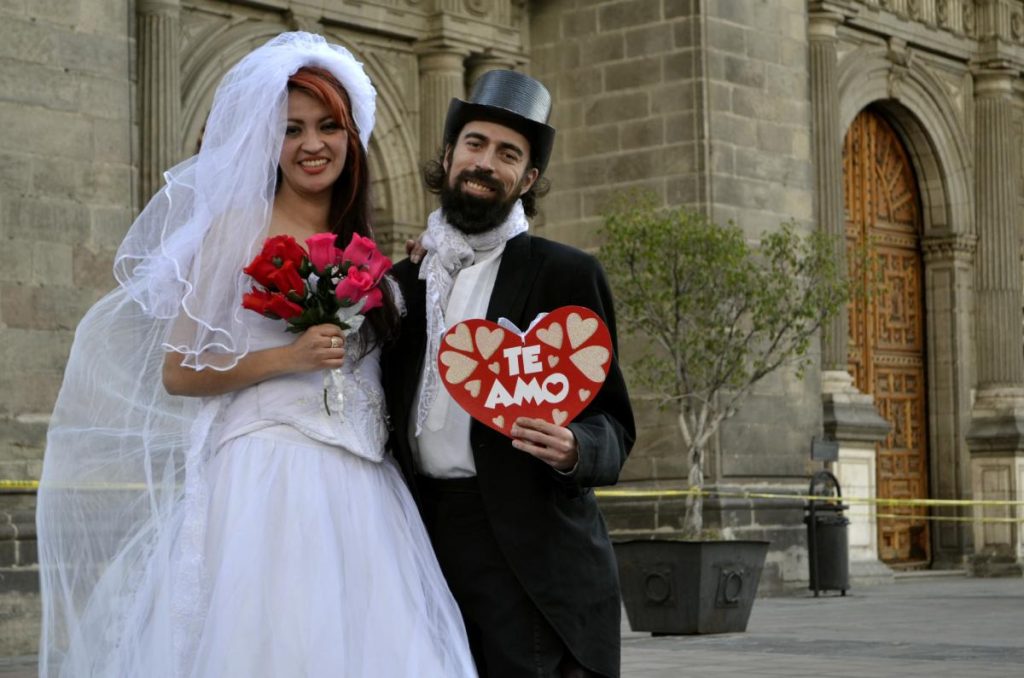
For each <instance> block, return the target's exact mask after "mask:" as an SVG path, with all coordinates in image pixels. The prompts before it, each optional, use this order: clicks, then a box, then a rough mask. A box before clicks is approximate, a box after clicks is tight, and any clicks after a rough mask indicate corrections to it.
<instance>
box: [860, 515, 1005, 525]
mask: <svg viewBox="0 0 1024 678" xmlns="http://www.w3.org/2000/svg"><path fill="white" fill-rule="evenodd" d="M874 517H875V518H883V519H895V520H903V521H909V519H913V520H934V521H937V522H947V523H1009V524H1014V523H1024V517H1021V518H984V517H980V516H979V517H977V518H972V517H970V516H920V515H918V516H915V515H910V514H906V513H902V514H901V513H876V514H875V515H874Z"/></svg>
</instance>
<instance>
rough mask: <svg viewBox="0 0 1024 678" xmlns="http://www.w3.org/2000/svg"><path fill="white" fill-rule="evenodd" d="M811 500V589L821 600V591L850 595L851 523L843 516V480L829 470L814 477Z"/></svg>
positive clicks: (808, 519) (808, 514)
mask: <svg viewBox="0 0 1024 678" xmlns="http://www.w3.org/2000/svg"><path fill="white" fill-rule="evenodd" d="M809 494H810V495H811V496H812V497H834V499H828V498H822V499H809V500H808V502H807V512H806V514H805V515H804V522H805V523H806V524H807V557H808V564H809V565H810V577H809V588H810V589H811V590H813V591H814V595H815V597H817V595H818V592H819V591H822V590H824V591H839V592H840V593H841V595H844V596H845V595H846V590H847V589H848V588H850V548H849V536H848V534H847V526H849V524H850V520H849V519H848V518H847V517H846V516H844V515H843V511H844V510H845V509H847V508H849V507H848V506H846V505H845V504H843V503H842V496H843V495H842V492H841V490H840V488H839V481H838V480H837V479H836V477H835V476H834V475H832V474H831V473H830V472H828V471H818V472H817V473H815V474H814V476H813V477H812V478H811V488H810V492H809Z"/></svg>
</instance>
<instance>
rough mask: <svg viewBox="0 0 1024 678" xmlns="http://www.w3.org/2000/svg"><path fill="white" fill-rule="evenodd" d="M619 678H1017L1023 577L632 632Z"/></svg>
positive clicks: (28, 671) (5, 668)
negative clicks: (722, 623) (739, 620)
mask: <svg viewBox="0 0 1024 678" xmlns="http://www.w3.org/2000/svg"><path fill="white" fill-rule="evenodd" d="M34 666H35V663H34V658H32V657H20V658H17V657H14V658H6V659H5V658H0V678H30V677H33V676H35V671H34ZM622 676H623V678H686V677H689V676H694V677H700V678H704V677H710V678H724V677H732V676H736V677H738V678H739V677H742V678H821V677H824V676H827V677H828V678H1018V677H1020V676H1024V580H1021V579H968V578H964V577H936V576H922V577H915V578H910V579H901V580H898V581H897V582H896V583H894V584H889V585H885V586H878V587H875V588H864V589H856V590H853V591H850V592H848V593H847V595H846V597H839V596H836V595H829V596H827V597H825V596H824V595H823V596H822V597H820V598H814V597H813V596H811V595H810V593H808V594H806V595H800V596H791V597H785V598H761V599H759V600H757V601H756V602H755V604H754V611H753V613H752V615H751V618H750V625H749V627H748V628H747V631H746V633H736V634H726V635H715V636H672V637H659V638H652V637H651V636H649V635H647V634H640V633H633V632H632V631H629V630H628V628H625V629H624V631H623V661H622ZM280 678H295V677H292V676H281V677H280ZM317 678H319V677H317ZM331 678H334V677H331ZM423 678H435V677H430V676H424V677H423ZM437 678H440V677H437Z"/></svg>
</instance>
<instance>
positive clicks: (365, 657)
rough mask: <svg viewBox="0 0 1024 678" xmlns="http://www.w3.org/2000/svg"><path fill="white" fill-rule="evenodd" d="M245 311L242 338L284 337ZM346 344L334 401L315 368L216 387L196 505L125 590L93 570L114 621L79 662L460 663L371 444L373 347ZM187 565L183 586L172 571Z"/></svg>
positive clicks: (246, 675) (129, 673) (358, 674)
mask: <svg viewBox="0 0 1024 678" xmlns="http://www.w3.org/2000/svg"><path fill="white" fill-rule="evenodd" d="M246 314H247V315H248V316H249V317H248V318H247V319H246V323H247V324H250V325H251V329H252V333H253V335H252V336H253V338H254V344H253V346H252V349H253V350H259V349H261V348H268V347H271V346H277V345H282V344H285V343H287V342H290V341H293V340H294V335H291V334H287V333H285V332H284V331H283V323H282V322H281V321H273V320H268V319H265V318H262V317H260V316H258V315H257V314H255V313H248V312H246ZM353 349H354V347H353V346H351V344H350V345H349V357H348V358H347V359H346V361H345V367H344V368H342V369H343V373H344V376H343V386H344V387H343V398H344V400H343V412H340V413H339V412H333V413H332V414H330V415H329V414H328V413H327V411H326V410H325V405H324V397H323V373H321V372H316V373H307V374H293V375H288V376H285V377H281V378H276V379H271V380H268V381H265V382H263V383H261V384H258V385H256V386H254V387H251V388H248V389H245V390H243V391H240V392H238V393H236V394H234V395H232V396H227V397H226V398H227V400H226V402H225V403H223V404H222V406H221V407H220V414H219V416H218V418H217V420H216V422H215V424H214V426H213V427H212V436H211V439H212V440H216V441H218V442H216V443H215V444H214V445H213V447H212V449H213V450H214V452H213V454H212V457H211V458H210V460H209V461H208V464H209V467H208V468H207V469H206V471H207V472H206V473H205V474H203V475H204V476H205V477H206V479H207V480H206V491H205V501H204V502H202V504H203V505H201V506H199V507H196V508H197V510H199V511H200V512H201V517H202V518H203V520H201V521H199V524H200V525H203V529H202V530H201V531H199V532H198V533H197V532H196V531H195V527H194V525H191V523H190V521H189V520H188V516H187V515H186V512H187V510H186V508H185V507H186V505H187V502H182V504H181V506H180V508H179V509H176V510H178V511H179V513H180V518H179V519H178V520H175V521H172V523H173V525H174V528H173V529H172V530H168V533H167V534H165V535H162V536H161V537H159V538H158V540H157V544H156V546H155V548H153V549H152V550H151V551H150V549H146V550H147V551H150V555H148V556H147V557H148V558H149V562H148V563H147V564H146V565H145V567H144V568H143V570H144V573H145V574H144V575H143V576H142V578H141V582H140V583H139V585H138V586H137V587H136V588H135V590H133V591H128V592H126V591H120V592H116V589H117V588H118V586H119V582H117V581H116V572H117V569H118V568H112V570H111V572H110V573H108V574H110V575H112V576H113V577H114V580H112V576H104V577H103V578H102V579H101V582H100V586H99V587H98V588H97V590H96V591H95V592H94V595H97V596H101V597H105V596H117V595H121V596H127V597H129V598H130V600H127V601H125V604H124V605H123V606H122V607H123V609H126V610H127V613H126V615H125V618H124V620H123V624H121V623H115V624H113V625H112V627H111V628H110V629H107V632H108V633H110V634H115V635H116V636H117V639H116V640H114V641H113V643H112V644H113V645H114V646H115V647H116V650H115V651H114V652H112V653H111V654H110V655H108V656H107V657H92V658H91V659H89V660H87V661H86V662H85V664H89V665H90V669H89V675H92V676H104V677H106V676H110V677H117V678H129V677H133V678H134V677H142V676H145V677H146V678H152V677H156V676H167V677H168V678H172V677H173V678H178V677H179V676H187V677H188V678H235V677H237V678H327V677H339V678H341V677H344V678H391V677H394V678H414V677H415V678H456V677H460V676H475V675H476V674H475V670H474V668H473V662H472V658H471V656H470V653H469V650H468V645H467V642H466V635H465V631H464V628H463V624H462V619H461V616H460V614H459V611H458V608H457V606H456V604H455V602H454V600H453V599H452V597H451V594H450V592H449V590H448V587H447V585H446V583H445V581H444V578H443V576H442V574H441V572H440V570H439V568H438V565H437V561H436V560H435V557H434V555H433V551H432V549H431V546H430V541H429V538H428V537H427V534H426V532H425V530H424V528H423V525H422V523H421V521H420V518H419V514H418V512H417V509H416V506H415V504H414V502H413V500H412V498H411V495H410V494H409V492H408V490H407V488H406V486H405V484H404V482H403V480H402V477H401V474H400V472H399V471H398V469H397V467H396V465H395V464H394V462H393V461H392V460H391V458H390V456H387V455H385V451H384V443H385V438H386V433H387V431H386V424H385V414H384V401H383V392H382V389H381V385H380V366H379V350H374V351H372V352H370V353H368V354H367V355H365V356H364V357H362V358H361V359H357V358H356V356H355V355H353ZM196 534H199V535H200V539H198V540H196V539H194V537H195V536H196ZM190 537H193V539H190ZM190 544H196V545H198V547H195V546H190ZM190 565H192V566H196V571H197V573H198V580H197V581H195V582H194V585H189V583H188V581H187V579H188V578H187V577H186V578H184V583H182V582H183V578H182V577H181V576H180V573H181V571H184V570H187V568H188V566H190ZM120 585H123V582H122V583H121V584H120ZM115 607H117V606H115ZM87 616H88V615H87ZM85 621H86V622H88V620H87V619H86V620H85ZM108 640H110V638H109V636H108ZM74 645H75V644H73V647H72V652H71V656H70V657H69V660H68V661H67V662H66V663H65V664H66V667H73V666H78V667H82V666H83V665H85V664H83V662H81V661H78V660H80V659H82V657H81V656H78V657H75V654H76V650H77V652H82V651H84V652H86V653H88V641H86V645H84V646H83V645H78V647H77V648H75V647H74ZM62 675H63V674H62ZM75 675H76V678H79V677H78V675H77V674H75Z"/></svg>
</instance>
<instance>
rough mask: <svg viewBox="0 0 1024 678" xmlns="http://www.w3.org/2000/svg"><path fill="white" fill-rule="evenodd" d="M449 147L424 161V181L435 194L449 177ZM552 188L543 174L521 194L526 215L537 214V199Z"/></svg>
mask: <svg viewBox="0 0 1024 678" xmlns="http://www.w3.org/2000/svg"><path fill="white" fill-rule="evenodd" d="M449 148H451V144H447V145H446V146H444V147H442V148H439V149H438V151H437V157H436V158H432V159H431V160H428V161H426V162H425V163H423V183H424V184H426V186H427V190H428V191H430V192H431V193H434V194H435V195H439V194H440V193H441V189H442V188H444V182H445V180H446V179H447V175H448V173H447V172H445V170H444V159H445V156H446V155H447V153H448V149H449ZM530 167H531V168H532V167H536V165H533V164H531V165H530ZM550 190H551V182H550V181H548V180H547V178H546V177H544V176H541V177H540V178H538V179H537V181H535V182H533V186H531V187H530V190H528V191H527V192H526V193H523V194H522V195H521V196H519V199H520V200H522V201H523V211H524V212H526V216H528V217H534V216H536V215H537V200H539V199H540V198H543V197H544V196H545V195H547V194H548V191H550Z"/></svg>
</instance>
